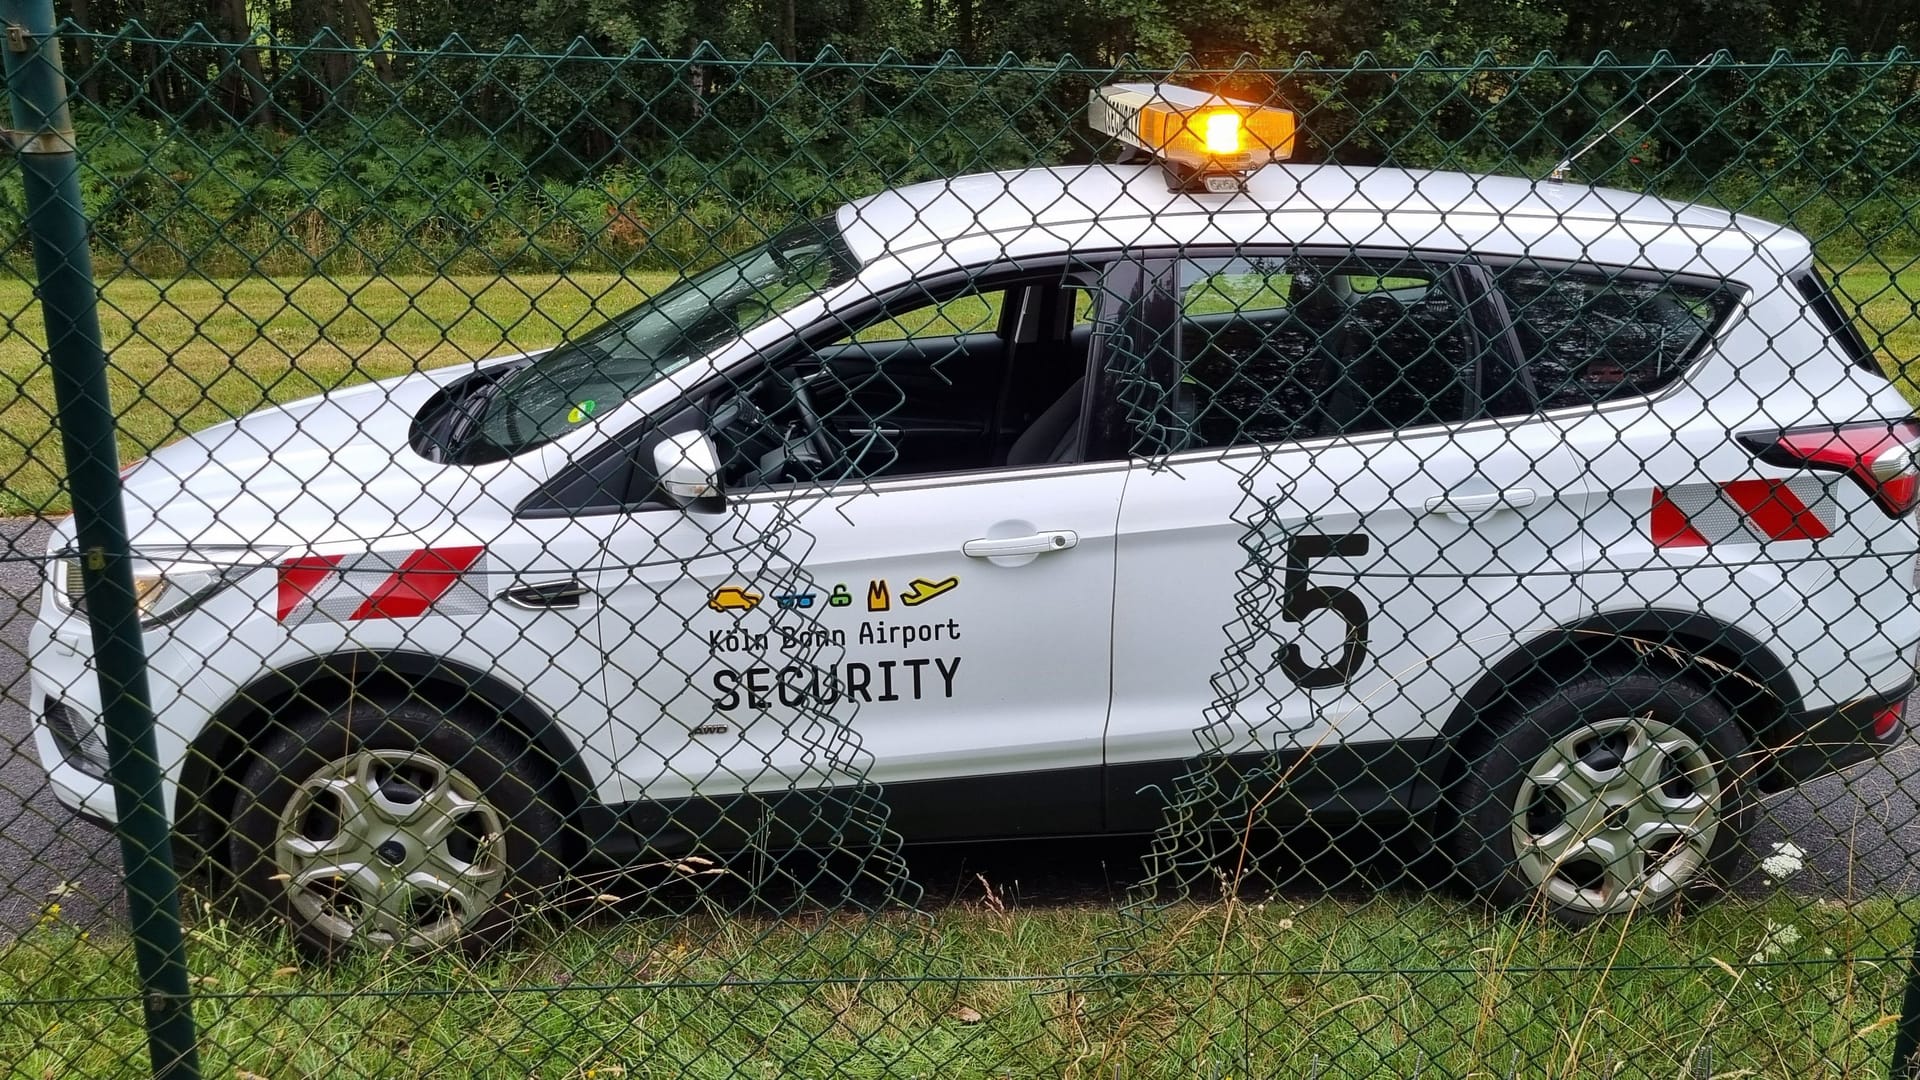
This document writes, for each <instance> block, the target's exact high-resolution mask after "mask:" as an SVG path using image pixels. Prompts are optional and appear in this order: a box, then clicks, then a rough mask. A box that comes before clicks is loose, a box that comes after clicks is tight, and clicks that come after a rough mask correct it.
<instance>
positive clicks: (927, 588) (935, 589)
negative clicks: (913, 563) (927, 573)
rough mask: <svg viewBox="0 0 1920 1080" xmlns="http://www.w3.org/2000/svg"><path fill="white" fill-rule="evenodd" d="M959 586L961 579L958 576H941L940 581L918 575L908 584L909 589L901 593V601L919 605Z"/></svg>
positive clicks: (906, 603) (910, 605) (912, 605)
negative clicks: (929, 579)
mask: <svg viewBox="0 0 1920 1080" xmlns="http://www.w3.org/2000/svg"><path fill="white" fill-rule="evenodd" d="M959 587H960V579H959V578H957V577H948V578H941V579H940V580H939V581H928V580H927V579H926V578H923V577H917V578H914V579H913V581H912V582H910V583H909V584H908V585H907V591H906V592H903V593H901V594H900V602H901V603H903V604H905V605H907V606H908V607H918V606H920V605H921V604H924V603H926V602H927V601H929V600H931V599H933V598H934V597H936V596H939V595H940V594H942V593H950V592H952V591H953V590H955V589H957V588H959Z"/></svg>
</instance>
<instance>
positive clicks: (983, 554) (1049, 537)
mask: <svg viewBox="0 0 1920 1080" xmlns="http://www.w3.org/2000/svg"><path fill="white" fill-rule="evenodd" d="M1079 542H1080V534H1079V533H1076V532H1069V531H1067V530H1066V529H1054V530H1052V531H1050V532H1042V533H1034V534H1033V535H1031V536H1008V537H1003V538H999V539H993V540H989V539H986V538H984V537H983V538H981V539H979V540H969V541H967V542H966V543H964V544H961V545H960V554H962V555H965V556H967V557H968V558H970V559H1004V558H1006V557H1008V556H1010V555H1045V554H1046V553H1047V552H1049V551H1065V550H1067V549H1068V548H1070V547H1072V546H1074V545H1075V544H1078V543H1079Z"/></svg>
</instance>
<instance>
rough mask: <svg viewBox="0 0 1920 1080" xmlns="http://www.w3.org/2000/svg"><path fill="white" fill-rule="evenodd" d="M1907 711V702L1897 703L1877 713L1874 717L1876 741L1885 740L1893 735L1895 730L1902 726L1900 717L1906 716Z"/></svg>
mask: <svg viewBox="0 0 1920 1080" xmlns="http://www.w3.org/2000/svg"><path fill="white" fill-rule="evenodd" d="M1906 711H1907V703H1906V702H1905V701H1896V702H1894V703H1893V704H1891V705H1889V706H1887V707H1886V708H1884V709H1881V710H1880V711H1879V712H1877V713H1875V714H1874V716H1873V737H1874V738H1876V739H1884V738H1886V737H1887V736H1889V735H1891V734H1893V730H1894V729H1895V728H1897V727H1899V726H1900V717H1901V716H1903V715H1905V714H1906Z"/></svg>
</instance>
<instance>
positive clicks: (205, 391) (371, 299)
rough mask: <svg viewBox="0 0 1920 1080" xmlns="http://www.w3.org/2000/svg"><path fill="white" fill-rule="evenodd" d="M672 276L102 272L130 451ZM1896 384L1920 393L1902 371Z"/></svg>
mask: <svg viewBox="0 0 1920 1080" xmlns="http://www.w3.org/2000/svg"><path fill="white" fill-rule="evenodd" d="M672 280H673V276H672V275H670V274H665V273H643V274H634V275H629V276H626V277H621V276H618V275H613V274H580V275H569V276H568V277H565V278H561V277H557V276H553V275H518V276H514V277H508V278H499V277H471V278H466V277H452V278H434V277H420V278H404V277H403V278H361V279H323V278H307V279H298V280H296V279H276V278H245V279H241V280H238V281H220V282H216V281H207V280H198V279H188V278H183V279H179V280H175V281H163V282H151V281H143V280H141V279H138V278H135V277H128V276H121V277H119V278H116V279H115V280H113V281H111V282H109V283H108V284H107V286H106V289H105V294H104V295H105V303H104V304H103V305H102V307H101V328H102V332H103V333H104V335H105V338H106V342H107V346H108V349H109V351H110V354H111V356H112V363H113V376H112V394H113V400H114V402H115V404H116V406H117V407H118V408H119V410H120V431H121V453H122V455H123V456H124V457H126V458H128V459H131V458H134V457H138V456H140V455H142V454H145V453H146V452H147V451H148V450H150V449H151V448H153V447H156V446H161V445H164V444H166V443H168V442H171V441H172V440H174V439H176V438H179V437H180V436H181V435H184V434H188V433H190V432H193V431H197V430H199V429H201V428H204V427H207V426H209V425H212V424H216V423H219V422H220V421H222V420H225V419H227V418H229V417H232V416H240V415H244V414H246V413H248V412H251V411H253V410H255V409H257V408H259V407H260V406H262V405H264V404H268V403H271V402H282V401H292V400H294V399H297V398H302V397H307V396H309V395H311V394H314V393H317V392H319V391H322V390H326V389H330V388H332V387H336V386H342V385H348V384H352V383H356V382H362V381H366V380H369V379H380V378H386V377H388V376H392V375H398V374H403V373H405V372H408V371H413V370H416V369H419V368H427V367H436V366H439V365H441V364H448V363H453V362H455V361H460V360H471V359H476V358H479V357H483V356H495V355H501V354H504V353H510V352H517V351H521V350H526V349H534V348H540V347H544V346H547V345H551V344H553V343H554V342H556V341H558V340H560V338H561V336H562V335H563V334H565V333H566V332H567V331H569V330H573V329H576V328H584V327H586V326H591V325H592V324H593V323H595V322H597V321H599V320H600V319H602V318H604V317H606V316H608V315H611V314H614V313H616V312H618V311H621V310H624V309H625V308H627V307H629V306H631V305H632V304H634V303H635V302H637V301H638V300H639V299H641V298H642V297H643V296H645V295H646V294H647V293H649V292H652V291H657V290H658V289H660V288H662V287H664V286H666V285H667V284H670V283H671V282H672ZM1841 288H1842V290H1843V291H1844V292H1845V294H1846V296H1847V298H1848V299H1849V300H1851V301H1853V302H1854V303H1856V304H1860V305H1863V308H1862V315H1863V323H1864V330H1865V333H1866V335H1867V340H1868V342H1869V343H1870V344H1873V345H1875V346H1876V347H1878V348H1879V349H1880V350H1881V352H1882V354H1883V355H1884V356H1887V357H1889V358H1891V359H1893V360H1894V362H1895V363H1896V364H1899V365H1902V367H1903V369H1904V368H1905V366H1906V365H1909V364H1914V363H1915V362H1917V361H1920V315H1916V311H1915V305H1916V302H1920V270H1916V269H1900V270H1889V269H1886V268H1866V267H1865V266H1864V264H1863V265H1862V266H1860V267H1856V268H1855V269H1852V270H1848V271H1846V272H1845V273H1844V274H1843V275H1842V277H1841ZM0 317H4V318H5V319H6V320H7V329H8V330H9V331H10V332H9V333H7V334H6V335H5V336H4V338H0V515H8V514H25V513H36V512H60V511H65V510H66V509H67V508H68V500H67V496H66V493H65V492H64V491H63V490H62V488H61V481H60V475H61V469H62V468H63V456H62V454H61V452H60V441H59V437H58V435H57V434H56V433H55V432H54V430H53V427H52V411H53V382H52V379H51V377H50V376H49V375H48V373H47V370H46V365H45V362H44V359H43V354H42V347H43V345H42V343H43V342H44V340H45V332H44V330H43V328H42V326H41V323H40V313H39V310H38V304H37V303H36V302H35V301H34V300H33V294H32V287H31V285H30V284H29V283H27V282H25V281H20V280H0ZM1902 389H1903V390H1905V391H1906V392H1907V393H1908V395H1909V396H1910V397H1912V398H1914V399H1915V400H1916V401H1920V384H1916V383H1915V381H1914V376H1913V375H1911V374H1909V375H1908V376H1907V377H1906V378H1904V379H1903V380H1902Z"/></svg>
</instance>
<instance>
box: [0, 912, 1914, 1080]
mask: <svg viewBox="0 0 1920 1080" xmlns="http://www.w3.org/2000/svg"><path fill="white" fill-rule="evenodd" d="M1911 933H1912V922H1911V920H1910V919H1909V918H1908V917H1906V916H1903V915H1901V914H1900V912H1899V911H1898V909H1897V908H1896V906H1895V905H1894V904H1893V903H1892V902H1890V901H1867V902H1862V903H1858V904H1851V905H1849V904H1841V903H1838V902H1832V901H1823V902H1812V901H1807V900H1804V899H1798V898H1790V897H1785V896H1781V897H1775V898H1772V899H1763V900H1723V901H1721V902H1720V903H1717V904H1713V905H1711V906H1708V907H1707V908H1705V909H1704V910H1701V911H1698V912H1696V913H1694V914H1693V915H1692V916H1690V917H1688V918H1686V919H1683V920H1674V919H1649V920H1643V921H1641V922H1639V923H1638V924H1632V925H1628V926H1626V927H1624V928H1623V927H1621V926H1618V925H1611V926H1602V927H1597V928H1592V929H1588V930H1584V931H1577V932H1576V931H1570V930H1565V929H1561V928H1558V927H1553V926H1542V925H1539V924H1538V923H1534V922H1528V921H1526V920H1524V919H1522V918H1520V917H1518V916H1506V917H1498V918H1496V917H1491V916H1489V915H1487V914H1485V913H1484V912H1483V911H1482V909H1480V908H1478V907H1472V906H1466V905H1464V904H1462V903H1460V902H1457V901H1451V900H1442V899H1427V898H1415V897H1396V896H1392V895H1389V896H1385V897H1380V898H1375V899H1370V900H1348V901H1339V900H1319V901H1315V902H1313V903H1312V904H1311V905H1309V906H1306V907H1302V908H1295V907H1290V906H1288V905H1287V904H1285V903H1283V902H1279V901H1274V900H1269V901H1268V902H1266V903H1264V904H1261V905H1257V906H1255V905H1244V904H1242V905H1233V906H1229V905H1225V904H1221V903H1213V904H1208V905H1181V906H1174V907H1171V908H1168V909H1165V910H1164V911H1162V912H1159V913H1158V914H1157V915H1156V916H1155V917H1154V918H1153V919H1152V920H1151V921H1146V922H1139V921H1130V920H1128V919H1127V918H1126V917H1124V916H1122V915H1120V914H1117V913H1116V912H1114V911H1113V910H1112V909H1110V908H1104V907H1102V908H1050V909H1036V910H1030V911H1025V910H1010V909H1008V908H1007V907H1005V906H1004V905H1003V904H1001V903H999V902H998V901H997V900H996V899H995V898H994V897H992V896H991V895H989V897H988V900H987V901H986V902H975V903H971V904H962V905H958V906H955V907H952V908H949V909H946V910H943V911H940V912H937V913H934V914H928V915H908V914H896V915H884V916H860V915H833V916H828V915H823V914H809V915H801V916H788V917H784V918H772V917H764V918H763V917H753V916H738V915H736V916H734V917H731V918H725V919H719V918H712V917H707V916H680V917H672V918H669V917H653V918H630V919H625V920H617V919H600V920H597V921H596V924H595V925H590V926H588V927H586V928H582V929H573V930H568V931H564V932H561V931H549V932H539V931H536V932H534V933H533V935H532V936H533V939H534V940H532V941H530V942H528V943H527V945H526V946H525V947H523V948H524V951H519V952H516V953H514V954H512V955H506V956H501V957H498V958H496V959H492V960H489V961H487V962H484V963H481V964H478V965H469V964H467V963H464V962H461V961H457V960H454V959H449V958H436V959H427V960H419V959H416V960H402V959H398V958H393V957H388V958H372V957H369V958H359V959H355V960H353V961H350V962H348V963H346V964H345V965H344V966H341V967H339V968H337V969H335V970H331V971H329V970H323V969H317V968H315V967H312V966H307V965H302V964H300V963H298V962H297V961H296V960H295V958H294V957H293V956H292V954H291V953H290V952H288V951H287V950H286V949H285V948H284V947H283V946H281V945H280V944H278V943H277V942H276V941H274V940H270V939H263V938H261V937H259V936H257V934H256V933H254V932H251V931H247V930H243V929H242V928H240V927H236V926H234V925H231V924H229V923H226V922H224V921H220V920H218V919H212V918H209V917H206V916H205V914H204V912H203V915H202V921H201V922H200V924H199V925H197V926H194V927H193V928H192V929H191V934H190V939H189V948H190V951H191V959H192V965H193V970H194V975H195V982H196V985H197V987H198V993H199V995H200V996H199V1001H198V1004H197V1008H196V1013H197V1016H198V1019H199V1022H200V1024H201V1044H200V1045H201V1053H202V1066H203V1069H204V1074H205V1075H207V1076H228V1077H231V1076H236V1075H238V1076H249V1075H252V1076H262V1077H273V1078H275V1080H289V1078H294V1077H334V1076H349V1075H351V1076H362V1075H366V1076H372V1075H382V1076H389V1075H391V1076H425V1075H437V1076H474V1077H502V1078H505V1077H515V1078H518V1077H529V1076H535V1077H588V1076H592V1077H660V1078H667V1077H681V1076H692V1077H715V1078H718V1077H735V1078H737V1077H755V1078H758V1077H789V1076H805V1077H830V1076H833V1077H837V1076H856V1077H859V1076H879V1075H887V1076H924V1077H940V1078H960V1077H1038V1076H1075V1077H1086V1078H1093V1077H1279V1076H1307V1075H1310V1064H1311V1063H1312V1061H1313V1060H1314V1059H1315V1057H1316V1056H1317V1057H1318V1058H1319V1060H1320V1061H1321V1063H1322V1064H1323V1065H1325V1066H1326V1067H1327V1069H1328V1071H1327V1074H1326V1075H1328V1076H1392V1077H1408V1076H1413V1075H1431V1076H1446V1077H1468V1076H1484V1077H1490V1078H1491V1077H1500V1078H1504V1077H1507V1076H1510V1075H1516V1074H1515V1073H1510V1072H1509V1071H1508V1070H1509V1069H1512V1068H1515V1067H1516V1064H1517V1070H1518V1071H1517V1075H1520V1076H1527V1077H1569V1078H1571V1077H1609V1076H1636V1077H1637V1076H1647V1077H1676V1076H1683V1075H1686V1076H1691V1075H1707V1073H1704V1072H1703V1073H1696V1072H1694V1071H1693V1069H1695V1068H1697V1067H1698V1066H1699V1064H1700V1063H1701V1061H1702V1049H1701V1048H1702V1047H1705V1048H1706V1052H1707V1053H1708V1054H1710V1056H1711V1073H1712V1075H1715V1076H1765V1077H1795V1078H1805V1080H1815V1078H1827V1077H1855V1076H1858V1077H1875V1078H1878V1077H1883V1076H1885V1075H1886V1068H1887V1065H1886V1062H1887V1055H1888V1054H1889V1052H1890V1047H1891V1041H1892V1037H1893V1019H1892V1017H1893V1015H1894V1014H1896V1013H1897V1012H1898V1011H1899V1004H1900V990H1901V976H1902V974H1903V972H1904V969H1905V963H1904V958H1905V955H1906V953H1907V950H1908V948H1909V947H1910V935H1911ZM1103 956H1104V957H1106V958H1107V960H1106V966H1105V968H1104V969H1102V968H1099V967H1098V966H1097V965H1096V963H1095V961H1096V960H1097V959H1098V958H1100V957H1103ZM131 970H132V963H131V956H130V953H128V952H127V947H126V942H125V941H124V940H122V939H119V938H116V937H113V936H109V935H95V936H91V937H85V938H83V937H82V936H81V935H79V934H78V933H76V932H74V931H72V930H71V929H68V928H65V927H63V926H61V925H59V924H58V922H57V921H55V920H49V921H48V924H47V925H43V926H42V927H40V928H38V929H36V930H34V931H32V932H30V933H29V934H28V935H27V936H26V937H24V938H22V939H20V940H19V941H17V942H15V943H13V944H12V945H10V946H6V947H0V1002H5V1003H8V1004H7V1006H6V1008H5V1009H4V1010H0V1017H4V1022H0V1077H9V1078H11V1077H31V1078H39V1077H43V1076H55V1077H64V1076H88V1077H108V1076H127V1077H132V1076H137V1075H141V1070H140V1067H139V1061H140V1053H141V1050H142V1047H143V1045H144V1044H143V1034H142V1030H141V1028H140V1027H139V1026H138V1014H139V1010H138V1009H136V1008H134V1007H133V1005H132V1003H131V1002H132V999H131V998H130V997H125V996H126V995H131V994H132V993H133V982H132V977H131ZM63 998H78V999H93V1003H90V1004H79V1003H63V1002H62V1001H61V1000H60V999H63ZM123 998H124V999H123ZM115 999H121V1000H115ZM1616 1067H1620V1068H1622V1071H1620V1072H1618V1073H1614V1072H1610V1071H1609V1070H1611V1069H1614V1068H1616ZM9 1069H11V1071H8V1070H9Z"/></svg>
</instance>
